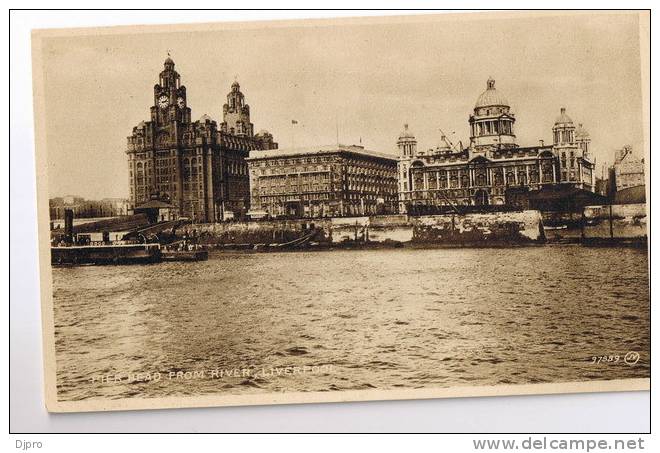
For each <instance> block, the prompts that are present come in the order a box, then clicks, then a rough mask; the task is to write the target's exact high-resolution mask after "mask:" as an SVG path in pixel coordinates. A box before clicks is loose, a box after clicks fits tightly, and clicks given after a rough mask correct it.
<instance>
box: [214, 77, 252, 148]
mask: <svg viewBox="0 0 660 453" xmlns="http://www.w3.org/2000/svg"><path fill="white" fill-rule="evenodd" d="M222 119H223V121H222V123H221V125H220V128H221V130H222V132H225V133H228V134H231V135H238V136H246V137H252V136H253V135H254V126H253V125H252V123H250V106H249V105H247V104H246V103H245V96H244V95H243V93H241V86H240V85H239V84H238V82H234V83H232V84H231V91H230V92H229V94H227V103H226V104H225V105H223V106H222Z"/></svg>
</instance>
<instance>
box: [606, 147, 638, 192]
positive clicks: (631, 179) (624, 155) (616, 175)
mask: <svg viewBox="0 0 660 453" xmlns="http://www.w3.org/2000/svg"><path fill="white" fill-rule="evenodd" d="M609 174H610V181H611V182H610V189H611V190H612V191H613V192H615V193H616V192H619V191H621V190H623V189H627V188H629V187H637V186H644V185H646V179H645V178H644V159H643V158H639V157H637V156H636V155H635V153H634V152H633V148H632V146H629V145H626V146H624V147H623V148H622V149H620V150H617V151H616V153H615V156H614V165H613V166H612V167H611V168H610V171H609ZM611 195H612V194H611Z"/></svg>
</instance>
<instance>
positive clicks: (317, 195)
mask: <svg viewBox="0 0 660 453" xmlns="http://www.w3.org/2000/svg"><path fill="white" fill-rule="evenodd" d="M248 166H249V171H250V187H251V191H252V192H251V209H252V210H251V211H250V212H251V215H252V216H253V217H264V216H270V217H289V218H300V217H302V218H318V217H335V216H357V215H370V214H379V213H393V212H396V210H397V173H396V171H397V170H396V166H397V159H396V157H395V156H390V155H386V154H381V153H377V152H374V151H369V150H366V149H364V148H363V147H362V146H357V145H350V146H345V145H337V146H319V147H310V148H294V149H283V150H269V151H252V152H250V157H249V159H248Z"/></svg>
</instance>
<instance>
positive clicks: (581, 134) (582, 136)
mask: <svg viewBox="0 0 660 453" xmlns="http://www.w3.org/2000/svg"><path fill="white" fill-rule="evenodd" d="M575 143H576V144H577V146H578V148H580V150H581V151H582V157H584V158H585V159H587V160H591V154H590V152H591V149H590V148H591V137H590V136H589V132H587V130H586V129H585V128H584V127H583V126H582V123H580V124H578V127H577V129H576V130H575Z"/></svg>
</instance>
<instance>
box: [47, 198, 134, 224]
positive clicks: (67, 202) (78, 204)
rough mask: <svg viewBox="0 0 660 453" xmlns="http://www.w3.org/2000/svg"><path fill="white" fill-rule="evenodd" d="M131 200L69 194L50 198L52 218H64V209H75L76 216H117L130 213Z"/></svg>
mask: <svg viewBox="0 0 660 453" xmlns="http://www.w3.org/2000/svg"><path fill="white" fill-rule="evenodd" d="M128 206H129V202H128V200H127V199H125V198H104V199H102V200H85V199H84V198H82V197H77V196H74V195H67V196H64V197H56V198H51V199H50V200H49V208H50V219H51V220H59V219H64V210H65V209H70V210H71V211H73V215H74V218H76V219H78V218H97V217H99V218H100V217H116V216H123V215H127V214H128Z"/></svg>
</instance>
